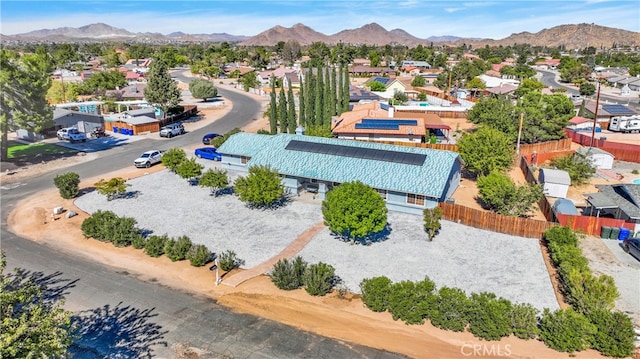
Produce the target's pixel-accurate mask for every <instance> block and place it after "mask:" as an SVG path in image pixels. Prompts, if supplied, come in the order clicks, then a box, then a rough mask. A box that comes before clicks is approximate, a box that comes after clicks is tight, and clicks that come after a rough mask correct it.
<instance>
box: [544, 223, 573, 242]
mask: <svg viewBox="0 0 640 359" xmlns="http://www.w3.org/2000/svg"><path fill="white" fill-rule="evenodd" d="M544 239H545V240H546V241H547V242H548V243H555V244H558V245H571V246H577V245H578V237H577V236H576V234H575V233H573V230H571V227H566V226H555V227H551V228H549V229H547V230H546V231H545V232H544Z"/></svg>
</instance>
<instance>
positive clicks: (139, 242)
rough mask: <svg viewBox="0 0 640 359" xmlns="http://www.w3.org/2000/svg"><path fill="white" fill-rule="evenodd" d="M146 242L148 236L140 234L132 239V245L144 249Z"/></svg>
mask: <svg viewBox="0 0 640 359" xmlns="http://www.w3.org/2000/svg"><path fill="white" fill-rule="evenodd" d="M146 243H147V238H145V237H144V236H143V235H139V236H137V237H136V238H134V239H133V240H132V241H131V246H132V247H133V248H135V249H143V248H144V245H145V244H146Z"/></svg>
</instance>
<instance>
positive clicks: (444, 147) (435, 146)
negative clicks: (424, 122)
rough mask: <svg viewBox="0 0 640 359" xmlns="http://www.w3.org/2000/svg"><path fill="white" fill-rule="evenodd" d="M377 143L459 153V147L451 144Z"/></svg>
mask: <svg viewBox="0 0 640 359" xmlns="http://www.w3.org/2000/svg"><path fill="white" fill-rule="evenodd" d="M375 142H376V143H385V144H387V145H396V146H406V147H419V148H431V149H434V150H445V151H453V152H458V145H452V144H450V143H418V142H401V141H375Z"/></svg>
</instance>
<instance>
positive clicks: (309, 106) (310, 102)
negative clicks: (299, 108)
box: [305, 69, 316, 126]
mask: <svg viewBox="0 0 640 359" xmlns="http://www.w3.org/2000/svg"><path fill="white" fill-rule="evenodd" d="M308 78H309V80H308V81H309V82H308V84H307V90H306V91H305V96H306V97H305V99H306V101H307V102H306V109H305V112H306V113H307V123H306V124H307V126H314V125H315V123H316V121H315V116H316V111H315V108H314V106H315V104H316V100H315V95H316V77H315V75H314V74H313V69H309V76H308Z"/></svg>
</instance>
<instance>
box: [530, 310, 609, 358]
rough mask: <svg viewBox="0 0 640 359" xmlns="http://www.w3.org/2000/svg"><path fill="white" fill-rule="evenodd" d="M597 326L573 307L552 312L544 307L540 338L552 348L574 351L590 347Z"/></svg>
mask: <svg viewBox="0 0 640 359" xmlns="http://www.w3.org/2000/svg"><path fill="white" fill-rule="evenodd" d="M596 330H597V329H596V327H595V326H594V325H593V324H591V323H590V322H589V320H588V319H587V318H585V317H584V316H583V315H581V314H579V313H576V312H575V311H574V310H573V309H571V308H568V309H559V310H556V311H555V312H551V311H550V310H549V309H548V308H545V309H544V312H543V313H542V317H541V318H540V339H541V340H542V341H543V342H544V343H545V344H546V345H547V346H548V347H549V348H551V349H555V350H557V351H561V352H568V353H573V352H575V351H581V350H585V349H587V348H588V347H589V341H590V340H591V337H592V335H593V334H594V333H595V332H596Z"/></svg>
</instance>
